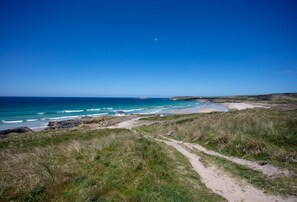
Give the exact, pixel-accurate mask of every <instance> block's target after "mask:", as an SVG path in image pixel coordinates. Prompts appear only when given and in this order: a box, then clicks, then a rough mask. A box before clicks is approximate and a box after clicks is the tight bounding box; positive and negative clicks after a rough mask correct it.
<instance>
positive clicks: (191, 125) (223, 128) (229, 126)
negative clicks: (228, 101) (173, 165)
mask: <svg viewBox="0 0 297 202" xmlns="http://www.w3.org/2000/svg"><path fill="white" fill-rule="evenodd" d="M146 120H151V121H160V123H159V124H153V125H150V126H144V127H139V128H138V129H137V130H138V131H139V132H140V133H144V134H147V135H149V134H154V135H167V134H175V135H176V136H175V137H172V138H176V139H178V140H182V141H186V142H193V143H199V144H201V145H202V146H204V147H206V148H208V149H210V150H213V151H217V152H220V153H222V154H225V155H227V156H236V157H239V158H244V159H249V160H252V161H264V162H267V163H271V164H274V165H276V166H279V167H281V168H284V169H288V170H290V171H291V176H288V177H285V176H280V177H277V178H274V179H270V178H267V177H265V176H263V175H262V174H260V173H259V172H256V171H253V170H250V169H248V168H245V167H243V166H239V165H237V164H234V163H232V162H229V161H227V160H224V159H221V158H218V157H212V156H209V155H203V154H202V153H200V154H201V155H202V157H204V159H205V162H209V163H214V164H216V165H217V166H219V167H221V168H222V169H224V170H225V171H227V172H229V173H231V174H232V175H233V176H235V177H239V178H241V179H245V180H247V181H248V182H250V183H251V184H253V185H254V186H256V187H258V188H261V189H263V190H265V191H267V192H270V193H273V194H284V195H296V192H297V189H296V187H297V111H296V110H291V111H277V110H269V109H251V110H242V111H233V112H223V113H210V114H196V115H177V116H168V117H159V116H155V117H149V118H146Z"/></svg>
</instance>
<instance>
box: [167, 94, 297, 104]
mask: <svg viewBox="0 0 297 202" xmlns="http://www.w3.org/2000/svg"><path fill="white" fill-rule="evenodd" d="M170 99H171V100H186V101H198V102H219V103H220V102H246V101H250V102H258V101H263V102H270V103H297V93H280V94H266V95H242V96H216V97H200V96H176V97H172V98H170Z"/></svg>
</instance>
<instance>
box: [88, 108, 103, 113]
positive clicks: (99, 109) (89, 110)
mask: <svg viewBox="0 0 297 202" xmlns="http://www.w3.org/2000/svg"><path fill="white" fill-rule="evenodd" d="M103 109H104V108H103ZM101 110H102V109H101V108H98V109H87V111H88V112H96V111H101Z"/></svg>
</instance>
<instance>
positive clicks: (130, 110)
mask: <svg viewBox="0 0 297 202" xmlns="http://www.w3.org/2000/svg"><path fill="white" fill-rule="evenodd" d="M142 110H145V108H139V109H122V110H116V111H122V112H135V111H142ZM114 111H115V110H114Z"/></svg>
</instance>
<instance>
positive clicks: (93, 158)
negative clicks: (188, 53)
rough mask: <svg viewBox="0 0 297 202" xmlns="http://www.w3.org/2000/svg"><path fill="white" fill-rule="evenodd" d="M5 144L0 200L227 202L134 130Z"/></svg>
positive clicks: (45, 135) (36, 136)
mask: <svg viewBox="0 0 297 202" xmlns="http://www.w3.org/2000/svg"><path fill="white" fill-rule="evenodd" d="M0 143H1V145H2V147H1V149H0V160H1V164H0V201H11V200H12V201H223V199H222V198H221V197H219V196H217V195H215V194H214V193H212V192H211V191H209V190H208V189H207V188H206V187H204V186H203V184H201V182H200V180H199V178H198V176H197V175H196V174H195V172H194V171H192V170H191V169H190V166H189V163H188V162H187V160H186V159H184V157H183V156H181V155H179V154H178V153H176V151H174V150H172V149H171V150H170V148H167V147H162V146H161V145H160V144H159V143H156V142H155V141H152V140H149V139H146V138H144V137H143V136H142V135H139V134H136V133H132V132H131V131H130V130H124V129H105V130H104V129H102V130H88V129H78V130H61V131H44V132H37V133H32V134H28V135H15V136H14V135H12V136H9V137H8V138H6V139H2V140H0ZM180 169H182V170H183V171H185V172H184V173H183V172H181V170H180Z"/></svg>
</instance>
